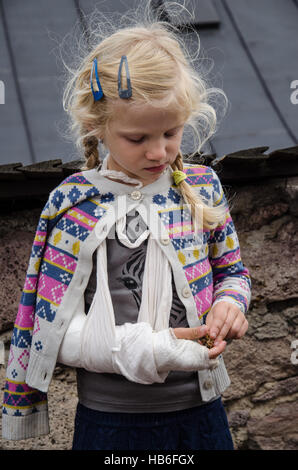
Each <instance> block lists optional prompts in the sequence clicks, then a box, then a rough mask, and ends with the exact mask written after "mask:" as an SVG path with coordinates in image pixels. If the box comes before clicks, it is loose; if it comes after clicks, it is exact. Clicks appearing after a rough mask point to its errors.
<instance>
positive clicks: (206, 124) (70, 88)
mask: <svg viewBox="0 0 298 470" xmlns="http://www.w3.org/2000/svg"><path fill="white" fill-rule="evenodd" d="M95 37H96V35H95ZM90 38H91V36H89V47H90V50H91V52H89V53H88V54H87V55H86V56H85V57H84V58H83V60H82V61H81V63H80V65H79V67H78V68H77V69H75V70H73V71H72V75H71V77H70V79H69V81H68V83H67V84H66V87H65V90H64V95H63V106H64V109H65V110H66V112H67V113H68V114H69V116H70V120H71V131H72V132H74V133H75V134H76V136H77V138H76V144H77V146H78V147H82V146H83V147H84V148H85V159H86V164H85V166H84V167H83V168H82V169H92V168H95V167H97V166H98V165H99V164H100V157H99V151H98V137H100V136H101V135H103V134H104V131H105V129H106V126H107V125H108V123H109V120H110V119H111V118H112V116H113V106H112V105H113V104H114V103H116V102H117V101H118V100H119V99H120V98H119V95H118V69H119V63H120V59H121V56H122V55H126V56H127V60H128V64H129V71H130V76H131V84H132V97H131V98H130V99H129V100H126V101H127V105H128V106H129V105H130V104H132V105H135V104H142V103H145V104H150V105H151V106H156V107H158V108H161V107H163V108H171V109H175V110H176V111H177V113H179V115H180V116H181V118H182V119H183V121H184V122H185V123H186V126H190V127H191V128H192V130H193V131H194V133H195V135H196V137H197V140H198V144H197V148H196V149H195V151H194V152H193V153H192V154H191V155H190V157H192V156H193V155H195V154H196V153H197V152H199V151H200V149H201V148H202V146H203V145H204V144H205V142H206V141H207V140H208V139H209V138H210V137H211V136H212V135H213V134H214V132H215V130H216V123H217V116H216V112H215V109H214V107H213V106H212V105H211V104H210V103H209V101H210V100H211V99H212V97H214V96H215V95H217V94H220V95H222V96H224V97H225V95H224V93H223V92H222V91H221V90H219V89H216V88H208V87H207V84H206V81H205V80H204V78H203V77H202V75H201V74H200V73H199V72H198V71H197V70H196V68H195V67H194V66H193V65H192V63H191V60H190V56H189V55H188V52H187V50H186V48H185V45H184V43H183V41H182V39H181V38H179V36H178V35H177V31H176V30H175V28H173V27H171V26H170V25H169V24H168V23H165V22H163V21H151V22H150V21H147V22H144V23H143V24H136V25H133V26H129V27H122V28H120V29H118V30H116V31H115V32H113V33H112V34H110V35H108V36H107V37H104V38H101V40H100V41H98V40H97V42H96V43H95V44H94V45H92V44H91V39H90ZM95 58H97V61H98V73H99V78H100V83H101V86H102V90H103V94H104V96H103V98H102V99H101V100H100V101H97V102H94V98H93V95H92V92H91V88H90V74H91V69H92V65H93V60H94V59H95ZM69 70H70V69H69ZM124 83H125V80H124ZM171 167H172V169H173V170H183V157H182V153H181V152H179V153H178V155H177V158H176V160H175V162H174V163H173V164H172V165H171ZM179 189H180V190H181V193H182V195H183V197H184V199H185V201H186V203H187V204H190V206H191V211H192V214H193V216H194V217H195V220H197V222H198V223H200V225H203V227H206V228H208V229H212V228H215V227H216V226H217V225H218V223H220V222H221V221H222V220H223V218H224V216H225V208H223V207H222V206H220V207H212V206H208V205H207V204H205V203H204V202H203V200H201V198H200V197H199V196H198V195H197V194H196V193H195V192H194V190H193V189H192V188H191V186H190V185H189V184H187V182H186V181H182V182H181V183H180V184H179ZM198 206H200V207H201V208H202V213H203V221H199V219H198V217H197V216H198V214H200V211H197V210H196V209H197V208H198Z"/></svg>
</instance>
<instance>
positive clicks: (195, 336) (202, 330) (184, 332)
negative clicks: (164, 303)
mask: <svg viewBox="0 0 298 470" xmlns="http://www.w3.org/2000/svg"><path fill="white" fill-rule="evenodd" d="M173 331H174V333H175V336H176V338H178V339H190V340H192V341H195V340H197V341H198V343H200V344H201V342H200V338H203V336H205V335H206V334H207V333H209V328H208V326H206V325H202V326H197V327H194V328H173ZM226 345H227V343H226V341H219V342H218V343H217V344H216V345H215V346H214V347H213V348H211V349H208V353H209V358H210V359H215V358H216V357H217V356H219V355H220V354H221V353H222V352H223V351H224V350H225V348H226Z"/></svg>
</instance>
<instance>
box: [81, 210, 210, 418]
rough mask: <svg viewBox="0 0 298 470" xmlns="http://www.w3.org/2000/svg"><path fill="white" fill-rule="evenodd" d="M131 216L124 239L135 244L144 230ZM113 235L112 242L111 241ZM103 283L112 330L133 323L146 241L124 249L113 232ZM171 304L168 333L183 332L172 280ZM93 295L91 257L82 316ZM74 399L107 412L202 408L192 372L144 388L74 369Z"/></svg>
mask: <svg viewBox="0 0 298 470" xmlns="http://www.w3.org/2000/svg"><path fill="white" fill-rule="evenodd" d="M146 228H147V227H146V225H145V223H144V221H143V219H142V218H141V216H140V215H139V214H138V213H137V212H136V211H135V210H134V211H132V212H130V213H129V214H128V215H127V218H126V234H127V236H128V238H129V239H130V240H131V241H134V240H135V239H136V238H138V237H139V236H140V234H141V233H143V231H144V230H145V229H146ZM111 235H113V236H111ZM106 241H107V264H108V280H109V288H110V292H111V298H112V303H113V307H114V313H115V323H116V325H121V324H123V323H125V322H129V323H136V321H137V317H138V312H139V308H140V305H141V300H142V281H143V274H144V266H145V259H146V251H147V240H145V241H144V242H143V243H142V244H141V245H140V246H139V247H137V248H128V247H127V246H125V245H123V244H122V243H121V241H120V240H119V239H118V237H117V233H116V232H115V230H114V227H113V229H112V230H111V232H110V234H109V236H108V237H107V240H106ZM172 289H173V301H172V308H171V313H170V321H169V326H170V327H173V328H175V327H187V326H188V322H187V318H186V312H185V308H184V305H183V304H182V302H181V301H180V299H179V297H178V295H177V292H176V288H175V283H174V280H173V277H172ZM95 290H96V252H95V254H94V256H93V270H92V274H91V276H90V279H89V283H88V286H87V288H86V291H85V304H86V312H88V308H89V306H90V305H91V302H92V299H93V296H94V293H95ZM77 384H78V398H79V401H80V403H82V404H83V405H85V406H87V407H89V408H92V409H95V410H100V411H109V412H111V411H112V412H127V413H133V412H135V413H138V412H140V413H143V412H163V411H175V410H180V409H185V408H190V407H193V406H198V405H200V404H202V400H201V395H200V389H199V382H198V375H197V373H196V372H180V371H172V372H170V373H169V375H168V377H167V379H166V381H165V382H164V383H163V384H159V383H154V384H151V385H143V384H139V383H135V382H130V381H129V380H127V379H126V378H125V377H123V376H122V375H118V374H106V373H102V374H99V373H94V372H89V371H87V370H85V369H77Z"/></svg>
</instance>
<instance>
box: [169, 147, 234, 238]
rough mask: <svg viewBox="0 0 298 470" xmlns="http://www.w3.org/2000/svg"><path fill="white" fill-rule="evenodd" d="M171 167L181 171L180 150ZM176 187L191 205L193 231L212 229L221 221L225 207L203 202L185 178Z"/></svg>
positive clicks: (181, 158) (181, 159)
mask: <svg viewBox="0 0 298 470" xmlns="http://www.w3.org/2000/svg"><path fill="white" fill-rule="evenodd" d="M171 167H172V169H173V171H183V157H182V154H181V152H179V153H178V155H177V157H176V160H175V161H174V163H173V164H172V165H171ZM178 187H179V189H180V191H181V193H182V196H183V198H184V199H185V201H186V203H187V204H190V206H191V214H192V217H193V221H194V225H195V231H196V230H198V229H203V228H206V229H208V230H213V229H215V228H216V227H217V225H219V223H221V222H223V220H224V218H225V213H226V209H225V207H223V206H218V207H214V206H208V205H207V204H205V202H204V201H203V200H202V199H201V198H200V196H198V195H197V193H195V191H194V190H193V189H192V187H191V186H190V185H189V184H188V183H187V182H186V181H185V179H184V180H181V181H180V182H179V183H178Z"/></svg>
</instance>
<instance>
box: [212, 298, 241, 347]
mask: <svg viewBox="0 0 298 470" xmlns="http://www.w3.org/2000/svg"><path fill="white" fill-rule="evenodd" d="M206 325H207V326H208V328H209V331H210V337H211V338H212V339H215V338H216V340H215V342H214V344H215V346H216V345H217V344H219V343H221V342H222V340H223V339H225V338H227V339H228V338H230V339H240V338H242V336H244V335H245V333H246V331H247V329H248V321H247V319H246V317H245V315H244V313H242V312H241V310H240V309H239V308H238V307H237V306H236V305H234V304H231V303H229V302H225V301H224V300H223V301H221V302H218V303H217V304H216V305H214V306H213V307H212V308H211V310H210V312H209V313H208V315H207V318H206Z"/></svg>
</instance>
